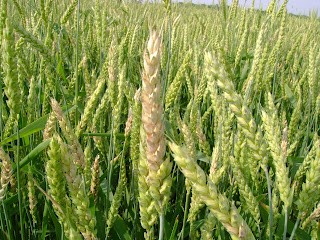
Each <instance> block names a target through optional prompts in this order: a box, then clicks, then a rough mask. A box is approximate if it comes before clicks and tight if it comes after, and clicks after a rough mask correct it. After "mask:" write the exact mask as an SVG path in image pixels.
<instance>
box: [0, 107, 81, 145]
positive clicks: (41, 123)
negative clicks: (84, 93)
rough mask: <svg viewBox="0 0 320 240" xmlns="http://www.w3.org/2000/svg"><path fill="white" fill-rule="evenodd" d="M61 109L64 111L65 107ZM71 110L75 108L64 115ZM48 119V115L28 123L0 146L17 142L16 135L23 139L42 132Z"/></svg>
mask: <svg viewBox="0 0 320 240" xmlns="http://www.w3.org/2000/svg"><path fill="white" fill-rule="evenodd" d="M62 109H65V107H64V108H62ZM73 109H75V106H73V107H71V108H70V109H68V110H67V111H65V113H67V112H70V111H72V110H73ZM48 117H49V114H47V115H45V116H43V117H41V118H39V119H37V120H36V121H34V122H33V123H30V124H29V125H27V126H26V127H24V128H22V129H20V130H19V134H17V133H15V134H13V135H11V136H10V137H8V138H6V139H4V140H3V141H2V142H0V146H2V145H4V144H6V143H9V142H12V141H14V140H17V136H18V135H19V137H20V138H24V137H27V136H30V135H31V134H33V133H36V132H39V131H41V130H43V129H44V128H45V126H46V123H47V119H48Z"/></svg>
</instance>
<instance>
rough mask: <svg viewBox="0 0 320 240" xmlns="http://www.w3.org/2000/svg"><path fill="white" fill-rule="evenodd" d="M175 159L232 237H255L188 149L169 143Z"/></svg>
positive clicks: (196, 191) (195, 190)
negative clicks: (191, 157) (192, 157)
mask: <svg viewBox="0 0 320 240" xmlns="http://www.w3.org/2000/svg"><path fill="white" fill-rule="evenodd" d="M169 146H170V149H171V150H172V152H173V154H174V160H175V162H176V163H177V164H178V166H179V167H180V169H181V171H182V172H183V174H184V176H185V177H186V178H188V179H189V180H190V181H191V182H192V184H193V191H194V192H195V194H196V195H197V196H199V198H200V199H201V200H202V201H203V202H204V203H205V204H206V205H207V206H208V208H209V209H210V211H211V212H212V213H213V214H214V215H215V217H216V218H217V219H218V220H219V221H220V222H221V223H222V225H223V226H224V227H225V228H226V230H227V231H228V232H229V234H230V235H231V238H232V239H254V236H253V234H252V232H251V230H250V228H249V227H248V226H247V224H246V222H245V221H244V220H243V219H242V217H241V216H240V215H239V213H238V210H237V209H236V208H235V206H234V205H233V204H232V203H230V202H229V200H228V199H227V198H226V197H225V196H224V195H222V194H219V193H218V192H217V189H216V186H215V185H213V183H211V182H208V183H207V177H206V175H205V173H204V172H203V170H202V169H201V168H200V167H199V166H198V165H197V164H196V163H195V162H194V161H193V160H192V159H190V157H189V156H188V151H187V150H186V149H184V148H182V147H179V146H178V145H176V144H174V143H170V144H169Z"/></svg>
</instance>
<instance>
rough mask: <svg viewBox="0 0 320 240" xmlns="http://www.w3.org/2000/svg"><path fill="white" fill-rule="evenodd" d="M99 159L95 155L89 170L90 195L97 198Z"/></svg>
mask: <svg viewBox="0 0 320 240" xmlns="http://www.w3.org/2000/svg"><path fill="white" fill-rule="evenodd" d="M99 159H100V156H99V155H97V156H96V158H95V159H94V163H93V166H92V170H91V172H92V178H91V185H90V193H91V194H92V195H93V196H95V197H96V196H97V193H98V186H99V177H100V174H99Z"/></svg>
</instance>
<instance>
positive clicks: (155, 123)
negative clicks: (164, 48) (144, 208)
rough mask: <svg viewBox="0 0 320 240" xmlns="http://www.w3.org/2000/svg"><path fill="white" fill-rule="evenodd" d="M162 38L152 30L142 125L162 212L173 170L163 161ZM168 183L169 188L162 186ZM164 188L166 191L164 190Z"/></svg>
mask: <svg viewBox="0 0 320 240" xmlns="http://www.w3.org/2000/svg"><path fill="white" fill-rule="evenodd" d="M160 47H161V39H160V36H159V34H158V33H157V32H156V31H151V33H150V38H149V40H148V43H147V50H146V51H145V53H144V71H143V78H142V91H141V103H142V118H141V119H142V120H141V122H142V127H143V131H144V136H145V139H144V141H145V144H143V147H144V149H143V151H144V152H145V155H146V159H147V165H148V168H149V174H148V178H147V182H148V185H149V190H150V194H151V196H152V198H153V199H154V200H155V203H156V204H155V206H156V208H157V211H158V213H159V214H162V213H163V210H164V209H163V208H164V206H165V204H166V201H167V199H168V195H167V194H169V191H170V186H171V184H170V183H169V182H170V181H171V180H170V179H171V178H170V171H171V168H172V164H171V163H170V162H168V161H164V160H163V158H164V155H165V151H166V143H165V136H164V123H163V119H162V118H163V117H162V115H163V108H162V101H161V93H162V89H161V87H162V85H161V81H160V52H161V49H160ZM164 186H165V188H166V189H163V187H164ZM160 189H162V190H161V191H162V192H163V193H165V194H161V192H160Z"/></svg>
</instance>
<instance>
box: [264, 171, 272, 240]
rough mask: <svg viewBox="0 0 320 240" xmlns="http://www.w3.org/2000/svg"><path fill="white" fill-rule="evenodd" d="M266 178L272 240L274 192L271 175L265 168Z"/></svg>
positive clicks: (270, 239)
mask: <svg viewBox="0 0 320 240" xmlns="http://www.w3.org/2000/svg"><path fill="white" fill-rule="evenodd" d="M263 170H264V172H265V174H266V178H267V184H268V198H269V225H270V226H269V228H270V235H269V240H272V225H273V212H272V191H271V182H270V178H269V173H268V169H267V167H266V166H265V167H264V168H263Z"/></svg>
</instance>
